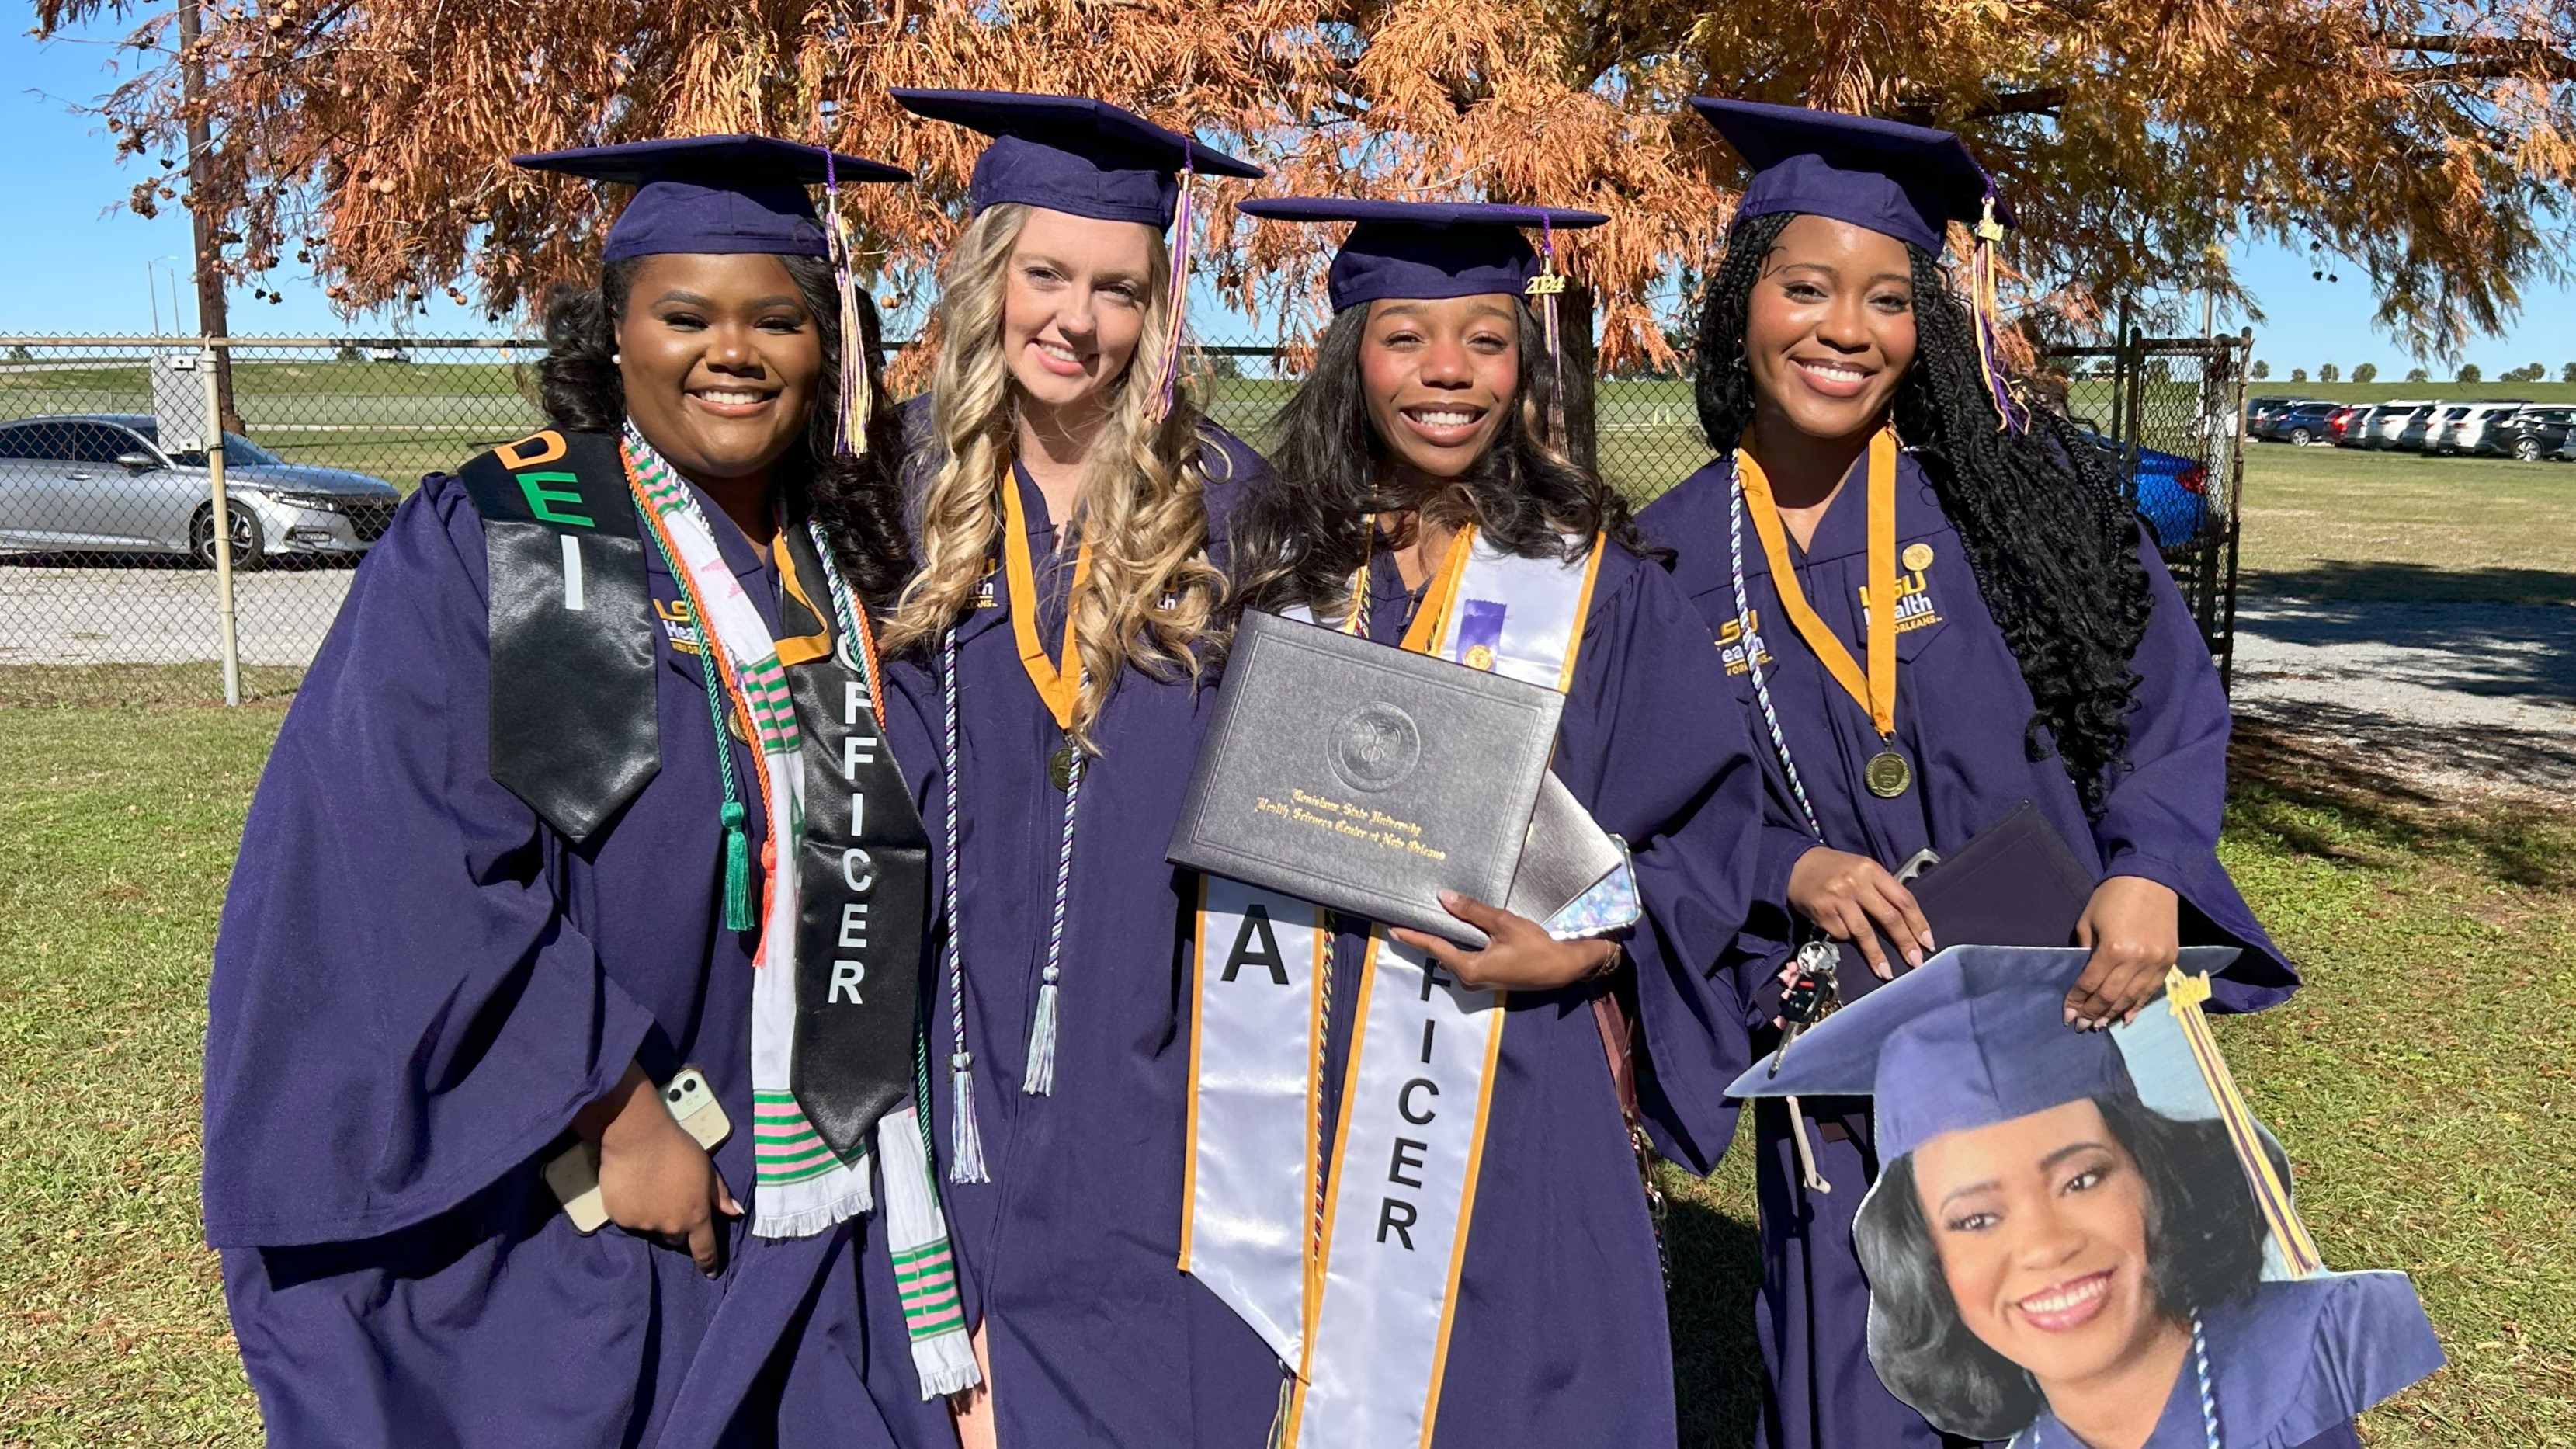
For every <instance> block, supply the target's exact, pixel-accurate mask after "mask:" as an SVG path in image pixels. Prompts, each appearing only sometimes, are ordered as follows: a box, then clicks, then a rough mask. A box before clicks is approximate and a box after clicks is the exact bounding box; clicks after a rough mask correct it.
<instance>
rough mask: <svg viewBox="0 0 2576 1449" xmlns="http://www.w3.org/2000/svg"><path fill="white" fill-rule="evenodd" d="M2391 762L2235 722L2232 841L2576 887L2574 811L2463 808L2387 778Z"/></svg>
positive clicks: (2500, 804)
mask: <svg viewBox="0 0 2576 1449" xmlns="http://www.w3.org/2000/svg"><path fill="white" fill-rule="evenodd" d="M2385 758H2387V757H2386V756H2383V755H2373V754H2366V753H2364V752H2361V751H2358V750H2356V749H2354V748H2352V747H2350V746H2348V745H2346V744H2343V743H2341V742H2339V741H2336V740H2333V739H2327V738H2320V737H2317V736H2315V735H2310V734H2306V733H2293V732H2291V731H2288V730H2284V729H2281V728H2279V727H2277V726H2274V725H2270V724H2267V723H2265V722H2262V721H2259V720H2245V719H2239V720H2238V721H2237V727H2236V735H2235V741H2234V745H2233V748H2231V749H2230V751H2229V752H2228V792H2227V825H2228V831H2229V833H2230V834H2231V835H2234V836H2236V837H2237V838H2239V839H2245V838H2248V837H2252V838H2257V839H2264V840H2269V841H2272V842H2275V843H2277V844H2278V845H2279V846H2281V847H2282V848H2284V849H2286V850H2289V851H2293V852H2296V853H2300V854H2305V855H2313V856H2319V857H2323V858H2326V859H2332V860H2343V861H2351V862H2354V863H2356V864H2360V865H2365V866H2367V865H2372V864H2376V863H2379V858H2380V857H2382V856H2384V855H2385V854H2387V853H2400V852H2402V853H2405V854H2409V855H2414V856H2419V857H2422V856H2431V857H2437V858H2438V857H2444V856H2448V857H2452V858H2454V859H2458V860H2461V861H2462V863H2463V864H2467V865H2470V866H2472V867H2473V868H2475V869H2478V870H2481V871H2482V872H2484V873H2486V874H2489V875H2491V876H2493V877H2494V878H2495V879H2497V880H2499V881H2502V882H2504V883H2506V884H2509V885H2517V886H2524V887H2528V888H2532V889H2540V890H2566V889H2569V888H2571V887H2576V812H2570V811H2567V810H2563V809H2562V810H2556V811H2552V810H2541V809H2534V808H2532V805H2531V803H2530V802H2529V801H2510V800H2481V801H2463V800H2459V799H2456V798H2453V797H2450V796H2447V795H2443V794H2438V793H2435V792H2433V791H2431V790H2427V789H2425V788H2424V787H2422V786H2420V785H2417V784H2415V783H2413V782H2411V781H2409V780H2406V779H2405V778H2403V777H2401V776H2399V775H2397V774H2395V773H2393V772H2391V771H2390V770H2388V769H2387V768H2385V767H2384V765H2383V764H2382V763H2381V762H2382V761H2383V760H2384V759H2385Z"/></svg>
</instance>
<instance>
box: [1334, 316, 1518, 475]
mask: <svg viewBox="0 0 2576 1449" xmlns="http://www.w3.org/2000/svg"><path fill="white" fill-rule="evenodd" d="M1519 306H1520V304H1519V303H1518V301H1517V300H1516V299H1514V298H1512V297H1510V296H1507V295H1505V294H1502V293H1494V294H1492V295H1489V296H1476V297H1450V298H1445V299H1442V300H1440V301H1432V302H1409V301H1403V300H1400V299H1394V298H1390V299H1387V300H1383V301H1378V302H1372V303H1370V304H1369V316H1368V327H1367V330H1365V331H1364V332H1362V333H1361V335H1360V390H1361V391H1362V393H1364V394H1365V395H1366V396H1367V399H1368V413H1369V422H1370V424H1371V425H1372V426H1373V427H1375V428H1376V429H1377V435H1378V438H1379V439H1380V440H1381V441H1382V442H1384V443H1385V444H1386V446H1387V449H1388V451H1390V452H1392V453H1393V454H1394V455H1395V456H1396V458H1397V459H1398V460H1399V461H1401V462H1402V463H1404V464H1405V465H1406V466H1408V467H1411V468H1413V469H1415V470H1416V471H1418V472H1421V473H1423V474H1425V475H1427V476H1429V477H1433V478H1456V477H1460V476H1462V475H1464V474H1465V473H1466V472H1467V470H1468V469H1469V468H1472V467H1474V466H1475V463H1476V460H1477V459H1478V458H1480V457H1482V456H1484V453H1485V450H1486V449H1487V448H1488V447H1491V446H1492V445H1493V441H1494V435H1495V434H1496V433H1498V432H1500V431H1501V430H1502V426H1503V417H1504V409H1506V408H1509V407H1512V406H1514V405H1515V403H1516V402H1517V399H1518V395H1519V392H1520V374H1521V369H1520V310H1519Z"/></svg>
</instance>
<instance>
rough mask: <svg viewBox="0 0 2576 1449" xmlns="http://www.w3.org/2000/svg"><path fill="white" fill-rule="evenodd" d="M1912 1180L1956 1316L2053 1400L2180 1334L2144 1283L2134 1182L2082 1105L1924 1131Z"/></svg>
mask: <svg viewBox="0 0 2576 1449" xmlns="http://www.w3.org/2000/svg"><path fill="white" fill-rule="evenodd" d="M1914 1182H1915V1190H1916V1193H1917V1195H1918V1196H1919V1198H1920V1200H1921V1202H1922V1206H1923V1218H1924V1221H1925V1222H1926V1223H1927V1224H1929V1225H1930V1228H1931V1232H1932V1242H1933V1245H1934V1247H1935V1248H1936V1249H1937V1251H1938V1252H1939V1253H1940V1256H1941V1275H1942V1277H1943V1278H1944V1279H1945V1280H1946V1281H1947V1282H1948V1284H1949V1286H1950V1296H1951V1298H1952V1299H1953V1300H1954V1301H1955V1302H1956V1303H1957V1304H1958V1308H1959V1316H1960V1318H1961V1319H1962V1320H1963V1321H1964V1322H1966V1324H1967V1325H1968V1329H1969V1331H1970V1332H1972V1333H1974V1334H1975V1335H1976V1336H1977V1337H1978V1338H1979V1339H1981V1340H1983V1341H1984V1343H1985V1344H1986V1346H1987V1347H1989V1348H1991V1349H1993V1350H1994V1351H1995V1352H1997V1353H1999V1354H2002V1355H2003V1356H2004V1357H2005V1358H2008V1359H2010V1360H2012V1361H2013V1362H2014V1363H2017V1364H2019V1365H2021V1366H2022V1367H2023V1368H2025V1369H2028V1370H2029V1371H2030V1373H2031V1376H2032V1377H2033V1378H2035V1379H2037V1380H2038V1381H2039V1385H2040V1388H2041V1390H2042V1391H2043V1392H2047V1393H2049V1395H2050V1397H2051V1398H2052V1400H2054V1399H2056V1398H2058V1396H2059V1394H2060V1393H2061V1392H2065V1391H2067V1386H2071V1385H2080V1384H2082V1383H2083V1382H2085V1381H2086V1380H2089V1379H2096V1378H2099V1377H2101V1376H2103V1375H2105V1374H2108V1373H2111V1372H2112V1371H2114V1370H2117V1369H2119V1368H2121V1367H2123V1366H2126V1365H2129V1364H2132V1363H2134V1362H2136V1361H2138V1360H2139V1359H2140V1358H2141V1357H2142V1356H2144V1355H2145V1354H2147V1353H2148V1352H2149V1351H2150V1350H2151V1349H2152V1348H2153V1346H2154V1345H2155V1344H2156V1343H2157V1341H2158V1340H2159V1339H2160V1338H2162V1337H2164V1336H2166V1335H2167V1334H2169V1333H2172V1332H2175V1331H2177V1330H2176V1329H2175V1327H2174V1325H2173V1324H2171V1323H2170V1322H2169V1321H2168V1320H2166V1319H2165V1318H2164V1316H2163V1314H2162V1312H2161V1311H2160V1310H2159V1309H2158V1307H2157V1304H2156V1296H2155V1288H2154V1285H2153V1284H2152V1282H2151V1281H2150V1279H2149V1274H2148V1267H2149V1265H2148V1258H2147V1253H2148V1249H2147V1234H2148V1214H2149V1201H2148V1197H2147V1191H2146V1183H2145V1179H2144V1178H2143V1177H2142V1176H2141V1175H2140V1174H2139V1171H2138V1165H2137V1163H2136V1161H2135V1160H2133V1159H2132V1158H2131V1157H2130V1156H2129V1153H2128V1150H2127V1149H2126V1148H2124V1147H2122V1146H2121V1145H2120V1143H2119V1140H2118V1139H2117V1138H2116V1137H2114V1136H2113V1135H2112V1133H2111V1129H2110V1126H2109V1124H2108V1123H2106V1122H2105V1121H2104V1120H2103V1118H2102V1109H2101V1108H2099V1107H2097V1106H2095V1105H2094V1104H2093V1103H2092V1102H2091V1101H2090V1100H2085V1101H2076V1102H2069V1103H2067V1104H2065V1105H2064V1106H2059V1107H2052V1108H2049V1109H2048V1110H2047V1111H2044V1112H2034V1113H2032V1114H2030V1115H2029V1116H2026V1117H2016V1118H2014V1119H2013V1120H2011V1121H2009V1122H1999V1123H1996V1124H1995V1125H1993V1126H1990V1127H1979V1128H1975V1129H1972V1130H1969V1131H1964V1132H1950V1133H1945V1134H1943V1135H1941V1136H1939V1137H1935V1138H1933V1139H1932V1140H1931V1141H1929V1142H1926V1143H1924V1144H1923V1145H1922V1146H1921V1147H1918V1148H1916V1149H1915V1151H1914ZM2053 1385H2054V1386H2056V1387H2052V1386H2053ZM2151 1407H2152V1406H2151Z"/></svg>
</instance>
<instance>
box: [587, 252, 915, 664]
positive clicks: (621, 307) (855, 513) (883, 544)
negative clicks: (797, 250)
mask: <svg viewBox="0 0 2576 1449" xmlns="http://www.w3.org/2000/svg"><path fill="white" fill-rule="evenodd" d="M778 260H779V261H780V263H782V264H783V265H784V266H785V267H786V268H787V275H788V276H789V277H791V278H793V279H794V280H795V283H796V294H797V296H799V297H800V298H802V299H803V300H804V303H805V310H806V311H807V312H808V313H810V314H811V315H812V316H813V318H814V329H815V331H816V332H817V333H818V334H820V336H821V339H822V343H823V376H822V380H821V382H820V383H819V384H818V385H817V386H816V388H815V390H814V406H813V412H812V414H811V416H810V417H809V418H808V420H807V423H806V428H805V446H804V447H802V448H797V449H791V450H789V452H788V455H787V456H786V457H784V458H781V459H780V460H779V462H780V464H781V467H780V470H779V474H778V477H779V481H780V485H781V486H782V487H784V488H786V489H787V490H788V492H787V502H788V507H789V509H790V511H810V512H811V514H812V515H813V517H814V518H815V519H816V521H818V522H820V523H821V524H822V525H823V533H824V536H825V537H827V538H829V539H830V540H831V541H832V555H833V559H834V561H835V562H837V563H838V564H839V565H840V566H841V573H842V576H843V577H844V578H846V579H847V580H848V581H849V584H850V588H851V589H852V590H853V591H854V592H855V593H856V594H857V595H858V597H859V598H860V599H862V600H864V601H865V602H866V604H867V607H868V609H869V610H870V611H871V612H875V613H881V612H883V611H884V610H886V609H888V608H890V607H892V605H893V603H894V599H895V595H897V594H898V593H901V592H902V590H903V586H904V583H905V582H906V581H907V580H909V579H910V578H911V577H912V548H911V544H910V542H909V541H908V540H907V538H906V535H905V533H904V528H903V489H902V485H901V483H900V481H899V479H898V469H899V467H900V465H901V457H902V452H903V424H902V422H901V420H899V419H898V418H897V417H896V416H895V410H894V404H893V402H892V401H891V400H890V399H889V398H888V397H887V396H886V392H885V383H884V381H883V378H882V377H881V375H880V370H879V367H878V350H879V347H880V346H881V344H882V342H883V338H882V335H881V333H880V332H879V330H878V324H877V313H876V307H875V306H874V305H873V304H872V303H871V302H870V301H869V299H868V296H867V294H866V293H865V292H864V291H862V292H861V293H860V294H859V307H858V312H859V329H860V332H861V334H862V335H861V337H860V338H859V340H858V345H859V346H860V347H861V348H863V349H864V350H865V352H866V355H867V359H868V386H869V387H870V388H872V389H874V390H875V392H876V398H875V406H874V407H873V408H872V409H871V410H870V412H869V421H868V447H867V452H866V454H865V455H864V456H862V457H857V458H845V457H842V456H840V455H839V454H837V453H835V452H834V451H833V447H832V432H833V424H832V420H833V417H834V416H835V414H836V413H837V411H838V409H839V407H840V397H841V380H840V356H841V345H842V341H843V339H842V337H841V303H840V298H839V293H838V288H837V287H836V285H835V284H834V282H833V280H832V267H831V264H830V263H828V262H826V261H824V260H822V259H821V258H819V257H795V256H782V257H780V258H779V259H778ZM642 261H643V259H642V258H640V257H630V258H627V259H625V260H623V261H614V262H609V263H607V264H605V265H603V266H602V267H601V268H600V269H599V282H598V284H597V285H596V286H591V287H583V288H578V289H574V288H566V289H563V290H560V291H558V292H557V293H556V294H555V295H554V296H553V298H551V299H550V300H549V301H548V303H547V305H546V355H545V357H544V358H543V359H541V360H540V361H539V362H538V363H537V387H538V395H539V400H540V401H541V402H542V404H543V405H544V407H545V410H546V416H547V417H548V418H550V419H552V420H553V422H554V424H555V426H557V427H560V428H567V429H570V430H572V431H574V432H585V433H613V432H616V431H617V430H618V429H619V428H621V427H623V426H625V423H626V389H625V385H624V384H623V383H622V382H621V381H620V380H619V377H618V372H617V364H616V363H615V362H614V361H612V360H611V359H612V358H614V357H615V355H616V352H617V322H618V319H620V318H621V317H623V316H625V315H626V298H627V294H628V292H629V291H630V290H631V289H632V288H633V287H634V284H635V272H636V269H637V268H638V267H639V266H640V265H641V264H642Z"/></svg>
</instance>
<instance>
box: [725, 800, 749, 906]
mask: <svg viewBox="0 0 2576 1449" xmlns="http://www.w3.org/2000/svg"><path fill="white" fill-rule="evenodd" d="M724 833H725V879H724V924H725V929H726V930H728V931H748V930H750V929H751V925H752V921H751V841H750V839H749V838H748V837H747V836H746V835H745V834H744V833H743V828H742V802H741V801H739V800H727V801H726V802H724Z"/></svg>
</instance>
